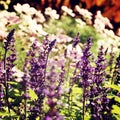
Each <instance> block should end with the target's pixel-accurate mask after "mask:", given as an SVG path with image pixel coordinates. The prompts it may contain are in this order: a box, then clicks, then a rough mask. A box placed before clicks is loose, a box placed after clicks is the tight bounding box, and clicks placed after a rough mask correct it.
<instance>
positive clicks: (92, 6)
mask: <svg viewBox="0 0 120 120" xmlns="http://www.w3.org/2000/svg"><path fill="white" fill-rule="evenodd" d="M17 3H21V4H24V3H28V4H29V5H30V6H32V7H35V8H36V9H38V10H42V11H43V12H44V10H45V8H46V7H51V8H53V9H56V10H57V12H58V13H59V14H62V13H61V12H62V11H61V6H63V5H64V6H67V7H69V8H71V9H72V10H75V5H80V7H82V8H85V9H88V10H89V11H90V12H92V13H93V14H96V11H97V10H100V11H101V13H102V15H103V16H105V17H108V18H109V19H110V20H111V23H112V24H113V25H114V31H115V32H116V33H117V32H118V30H120V29H119V28H120V1H119V0H0V9H8V10H9V11H13V10H14V9H13V6H14V5H16V4H17Z"/></svg>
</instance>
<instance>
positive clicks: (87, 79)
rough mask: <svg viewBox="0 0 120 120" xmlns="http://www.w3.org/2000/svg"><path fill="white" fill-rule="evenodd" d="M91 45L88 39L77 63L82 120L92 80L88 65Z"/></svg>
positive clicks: (90, 68) (90, 69)
mask: <svg viewBox="0 0 120 120" xmlns="http://www.w3.org/2000/svg"><path fill="white" fill-rule="evenodd" d="M91 45H92V42H91V38H88V40H87V43H86V45H85V46H84V48H83V50H82V52H83V55H82V57H81V60H80V62H79V68H80V78H81V85H82V88H83V100H82V102H83V108H82V111H83V112H82V116H83V117H82V119H83V120H85V106H86V100H87V99H86V98H87V93H88V91H89V86H90V83H91V79H92V67H91V65H90V56H91V55H92V54H91V52H90V48H91Z"/></svg>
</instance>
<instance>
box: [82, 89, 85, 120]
mask: <svg viewBox="0 0 120 120" xmlns="http://www.w3.org/2000/svg"><path fill="white" fill-rule="evenodd" d="M85 92H86V88H85V87H83V112H82V114H83V120H85V100H86V99H85Z"/></svg>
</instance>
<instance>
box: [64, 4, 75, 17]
mask: <svg viewBox="0 0 120 120" xmlns="http://www.w3.org/2000/svg"><path fill="white" fill-rule="evenodd" d="M62 10H63V11H64V14H68V15H70V16H72V17H75V13H73V10H72V9H70V8H68V7H66V6H62Z"/></svg>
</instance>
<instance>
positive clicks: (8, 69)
mask: <svg viewBox="0 0 120 120" xmlns="http://www.w3.org/2000/svg"><path fill="white" fill-rule="evenodd" d="M13 35H14V29H13V30H11V31H10V33H9V34H8V36H7V38H6V41H5V46H4V50H5V53H4V58H3V71H4V87H5V93H4V94H5V102H6V105H7V107H8V112H9V115H10V103H9V100H8V99H9V95H8V92H9V85H8V82H9V81H10V80H11V79H12V74H13V71H12V68H13V67H14V61H15V60H16V51H15V47H14V44H15V40H14V37H13ZM8 52H11V53H10V55H8V56H7V53H8Z"/></svg>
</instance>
